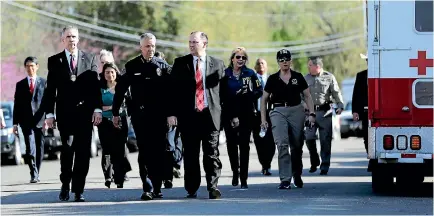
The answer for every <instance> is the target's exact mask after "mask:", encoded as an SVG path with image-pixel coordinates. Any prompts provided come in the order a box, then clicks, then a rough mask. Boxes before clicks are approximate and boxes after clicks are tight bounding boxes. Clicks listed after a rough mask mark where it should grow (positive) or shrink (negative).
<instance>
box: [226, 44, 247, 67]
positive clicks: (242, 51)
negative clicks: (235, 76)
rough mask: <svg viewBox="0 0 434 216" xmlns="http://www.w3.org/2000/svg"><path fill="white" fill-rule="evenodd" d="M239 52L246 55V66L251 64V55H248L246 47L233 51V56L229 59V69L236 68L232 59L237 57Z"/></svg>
mask: <svg viewBox="0 0 434 216" xmlns="http://www.w3.org/2000/svg"><path fill="white" fill-rule="evenodd" d="M238 52H240V53H242V54H244V56H246V58H247V60H246V64H245V65H247V63H248V62H249V55H248V54H247V51H246V48H244V47H237V48H235V49H234V50H232V54H231V57H230V58H229V67H230V68H234V63H233V62H232V59H233V58H234V57H235V54H237V53H238Z"/></svg>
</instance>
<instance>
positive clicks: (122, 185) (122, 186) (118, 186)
mask: <svg viewBox="0 0 434 216" xmlns="http://www.w3.org/2000/svg"><path fill="white" fill-rule="evenodd" d="M116 187H117V188H124V184H116Z"/></svg>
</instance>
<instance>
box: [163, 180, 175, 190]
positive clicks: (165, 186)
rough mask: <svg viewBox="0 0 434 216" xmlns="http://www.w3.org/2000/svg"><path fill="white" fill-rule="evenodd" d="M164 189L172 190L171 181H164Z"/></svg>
mask: <svg viewBox="0 0 434 216" xmlns="http://www.w3.org/2000/svg"><path fill="white" fill-rule="evenodd" d="M164 188H167V189H169V188H173V183H172V181H171V180H166V181H164Z"/></svg>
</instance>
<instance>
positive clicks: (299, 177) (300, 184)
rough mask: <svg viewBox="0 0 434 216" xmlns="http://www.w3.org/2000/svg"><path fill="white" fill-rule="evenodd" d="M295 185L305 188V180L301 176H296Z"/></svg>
mask: <svg viewBox="0 0 434 216" xmlns="http://www.w3.org/2000/svg"><path fill="white" fill-rule="evenodd" d="M294 185H295V186H296V187H298V188H303V180H302V179H301V176H294Z"/></svg>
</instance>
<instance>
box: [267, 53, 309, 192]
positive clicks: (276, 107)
mask: <svg viewBox="0 0 434 216" xmlns="http://www.w3.org/2000/svg"><path fill="white" fill-rule="evenodd" d="M276 57H277V62H278V63H279V68H280V70H279V71H278V72H277V73H275V74H272V75H270V76H269V77H268V79H267V84H265V88H264V95H263V97H262V101H261V122H262V124H261V127H262V128H267V127H268V122H267V118H266V116H267V115H266V105H267V102H268V101H269V100H270V104H271V111H270V119H271V124H272V132H273V137H274V143H276V146H277V151H278V155H279V156H278V164H279V177H280V185H279V189H291V180H292V178H294V185H295V186H297V187H299V188H301V187H303V181H302V179H301V174H302V170H303V163H302V153H303V152H302V148H303V139H302V137H303V129H304V121H305V113H304V107H303V105H302V104H301V94H303V95H304V101H305V102H306V104H307V107H308V108H309V112H310V115H309V122H310V123H311V124H313V123H314V122H315V112H314V109H313V101H312V97H311V95H310V92H309V86H308V85H307V82H306V80H305V79H304V77H303V75H302V74H301V73H299V72H296V71H294V70H292V69H291V68H290V67H291V63H292V58H291V53H290V52H289V50H287V49H282V50H280V51H279V52H277V56H276Z"/></svg>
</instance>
